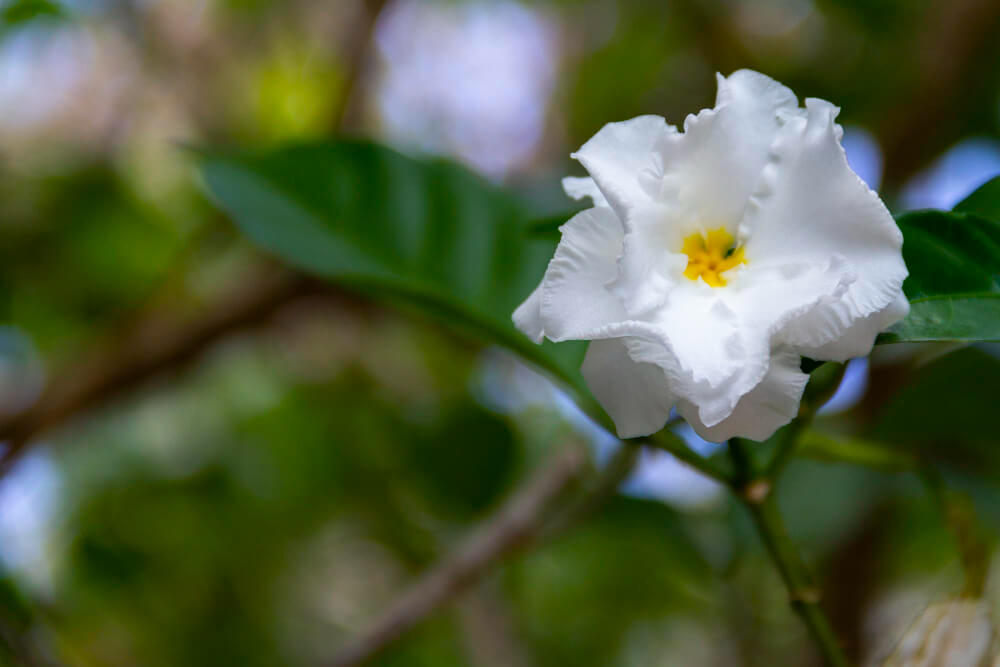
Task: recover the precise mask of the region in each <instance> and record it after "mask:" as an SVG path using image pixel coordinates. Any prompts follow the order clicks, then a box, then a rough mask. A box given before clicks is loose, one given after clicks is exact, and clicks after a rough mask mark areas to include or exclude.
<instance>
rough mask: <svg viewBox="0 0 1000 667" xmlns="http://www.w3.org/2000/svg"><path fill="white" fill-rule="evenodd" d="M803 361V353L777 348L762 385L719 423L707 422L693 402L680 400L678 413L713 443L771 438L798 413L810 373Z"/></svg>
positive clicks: (747, 395)
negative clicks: (802, 368) (803, 366)
mask: <svg viewBox="0 0 1000 667" xmlns="http://www.w3.org/2000/svg"><path fill="white" fill-rule="evenodd" d="M800 363H801V359H800V357H799V355H798V354H796V353H794V352H792V351H791V350H787V349H783V350H779V351H776V352H775V353H774V354H772V355H771V364H770V367H769V368H768V371H767V374H766V375H765V376H764V379H763V380H761V382H760V384H758V385H757V386H756V387H754V388H753V390H752V391H750V392H749V393H747V394H746V395H744V396H743V397H742V398H741V399H740V400H739V403H737V404H736V409H735V410H733V412H732V414H730V415H729V416H728V417H727V418H726V419H723V420H722V421H720V422H718V423H717V424H715V425H712V426H708V425H706V424H705V423H704V422H703V421H702V420H701V416H700V414H699V410H698V409H697V407H696V406H695V405H694V404H692V403H691V402H689V401H680V402H678V404H677V412H678V413H680V415H681V416H682V417H684V419H686V420H687V422H688V423H689V424H690V425H691V427H692V428H693V429H694V430H695V433H697V434H698V435H700V436H701V437H702V438H704V439H705V440H708V441H709V442H723V441H725V440H728V439H729V438H734V437H740V438H749V439H751V440H757V441H762V440H767V439H768V438H770V437H771V436H772V435H773V434H774V432H775V431H777V430H778V429H779V428H781V427H782V426H784V425H785V424H787V423H788V422H790V421H791V420H792V419H793V418H794V417H795V416H796V415H797V414H798V411H799V402H800V401H801V400H802V392H803V390H805V387H806V383H807V382H808V381H809V376H808V375H806V374H805V373H803V372H802V370H801V369H800V368H799V364H800Z"/></svg>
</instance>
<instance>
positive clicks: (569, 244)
mask: <svg viewBox="0 0 1000 667" xmlns="http://www.w3.org/2000/svg"><path fill="white" fill-rule="evenodd" d="M560 229H561V231H562V240H561V241H560V242H559V247H558V248H556V254H555V256H554V257H553V258H552V261H551V262H549V268H548V269H547V270H546V272H545V278H544V279H543V280H542V287H541V290H542V295H541V305H540V317H541V322H542V325H543V328H544V330H545V335H546V336H548V337H549V338H550V339H552V340H554V341H562V340H578V339H588V338H594V337H598V336H597V335H596V332H597V331H599V330H601V329H603V328H604V327H607V326H608V325H610V324H613V323H616V322H621V321H623V320H625V319H626V315H625V311H624V309H623V308H622V305H621V302H620V301H619V300H618V299H617V298H616V297H615V296H614V295H613V294H611V292H609V291H608V289H607V284H608V283H609V282H611V281H612V280H614V278H615V276H616V275H617V272H618V265H617V260H618V255H619V254H621V248H622V226H621V223H620V222H619V221H618V218H617V217H616V216H615V214H614V212H613V211H612V210H611V209H610V208H607V207H603V206H599V207H594V208H590V209H587V210H586V211H582V212H580V213H577V214H576V215H575V216H573V218H571V219H570V221H569V222H567V223H566V224H565V225H563V226H562V227H561V228H560Z"/></svg>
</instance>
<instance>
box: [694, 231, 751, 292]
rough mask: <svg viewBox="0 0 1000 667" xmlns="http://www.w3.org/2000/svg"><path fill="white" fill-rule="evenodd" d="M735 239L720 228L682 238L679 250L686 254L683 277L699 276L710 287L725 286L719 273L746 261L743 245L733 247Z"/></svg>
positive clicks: (724, 281) (696, 277)
mask: <svg viewBox="0 0 1000 667" xmlns="http://www.w3.org/2000/svg"><path fill="white" fill-rule="evenodd" d="M735 240H736V239H734V238H733V236H732V234H730V233H729V232H727V231H726V230H725V229H722V228H719V229H714V230H712V231H710V232H708V233H707V234H705V235H704V236H702V235H701V234H692V235H691V236H689V237H687V238H686V239H684V247H683V248H681V252H683V253H684V254H685V255H687V256H688V265H687V268H686V269H684V277H685V278H689V279H691V280H698V277H699V276H701V278H702V279H703V280H704V281H705V282H706V283H708V285H710V286H711V287H725V286H726V280H725V278H723V277H722V276H721V275H719V274H721V273H724V272H726V271H728V270H729V269H731V268H733V267H735V266H737V265H739V264H746V262H747V260H746V258H744V257H743V247H742V246H740V247H739V248H734V247H733V243H734V241H735Z"/></svg>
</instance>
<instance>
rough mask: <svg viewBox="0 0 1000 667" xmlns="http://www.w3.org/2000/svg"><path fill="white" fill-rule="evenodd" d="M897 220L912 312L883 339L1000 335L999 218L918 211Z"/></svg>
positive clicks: (970, 338)
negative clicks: (900, 233) (989, 218)
mask: <svg viewBox="0 0 1000 667" xmlns="http://www.w3.org/2000/svg"><path fill="white" fill-rule="evenodd" d="M966 201H968V200H966ZM982 201H985V199H983V200H982ZM963 203H964V202H963ZM897 222H898V223H899V228H900V229H901V230H902V232H903V239H904V241H903V259H904V260H905V261H906V266H907V268H908V269H909V271H910V275H909V277H908V278H907V279H906V282H905V283H903V291H904V292H905V293H906V296H907V298H908V299H909V300H910V314H909V315H908V316H907V317H906V318H905V319H904V320H903V321H901V322H899V323H898V324H896V325H895V326H893V327H892V328H891V329H890V330H889V332H887V333H886V334H883V335H882V336H880V337H879V341H878V342H880V343H897V342H915V341H995V340H1000V221H996V220H988V219H986V218H983V217H980V216H978V215H973V214H970V213H960V212H952V213H949V212H947V211H915V212H912V213H905V214H903V215H901V216H899V217H898V218H897Z"/></svg>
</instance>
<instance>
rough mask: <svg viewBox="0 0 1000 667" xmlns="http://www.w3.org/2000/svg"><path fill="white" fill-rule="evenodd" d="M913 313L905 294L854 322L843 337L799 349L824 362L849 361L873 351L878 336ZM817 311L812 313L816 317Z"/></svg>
mask: <svg viewBox="0 0 1000 667" xmlns="http://www.w3.org/2000/svg"><path fill="white" fill-rule="evenodd" d="M909 312H910V302H909V301H907V300H906V297H905V296H903V294H902V293H900V294H899V296H897V297H896V298H895V299H894V300H893V301H892V302H891V303H890V304H889V305H888V306H886V307H885V308H883V309H882V310H879V311H877V312H874V313H872V314H871V315H868V316H866V317H862V318H860V319H857V320H855V321H854V323H853V324H851V326H850V327H848V329H847V330H846V331H844V332H843V333H842V334H841V335H840V337H838V338H836V339H835V340H832V341H830V342H829V343H827V344H825V345H820V346H819V347H812V348H810V347H802V348H799V350H798V352H800V353H801V354H802V355H803V356H806V357H810V358H812V359H823V360H825V361H841V362H843V361H847V360H848V359H853V358H855V357H864V356H867V355H868V354H870V353H871V351H872V346H873V345H874V344H875V337H876V336H878V335H879V333H881V332H883V331H885V330H886V329H888V328H889V327H891V326H892V325H893V324H895V323H896V322H898V321H900V320H901V319H903V318H904V317H906V314H907V313H909ZM815 316H816V314H815V313H813V314H810V317H815Z"/></svg>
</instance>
